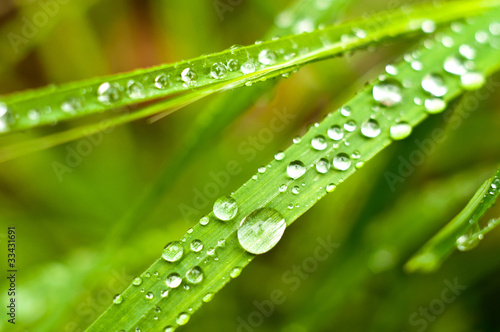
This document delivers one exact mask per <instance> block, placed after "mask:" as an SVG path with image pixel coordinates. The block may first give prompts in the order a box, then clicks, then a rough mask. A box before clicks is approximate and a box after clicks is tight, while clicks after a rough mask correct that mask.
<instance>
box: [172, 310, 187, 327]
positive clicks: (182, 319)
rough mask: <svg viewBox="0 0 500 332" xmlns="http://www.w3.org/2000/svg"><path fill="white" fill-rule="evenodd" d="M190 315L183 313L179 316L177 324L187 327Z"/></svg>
mask: <svg viewBox="0 0 500 332" xmlns="http://www.w3.org/2000/svg"><path fill="white" fill-rule="evenodd" d="M189 318H190V316H189V314H188V313H187V312H182V313H180V314H179V316H178V317H177V319H176V320H175V321H176V323H177V324H179V325H186V324H187V322H188V321H189Z"/></svg>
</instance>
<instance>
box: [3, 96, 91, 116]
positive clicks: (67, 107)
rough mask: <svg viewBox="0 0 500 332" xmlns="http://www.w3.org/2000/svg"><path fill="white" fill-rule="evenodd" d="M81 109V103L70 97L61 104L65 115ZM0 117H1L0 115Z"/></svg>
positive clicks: (77, 99)
mask: <svg viewBox="0 0 500 332" xmlns="http://www.w3.org/2000/svg"><path fill="white" fill-rule="evenodd" d="M82 107H83V101H82V99H81V98H78V97H70V98H68V99H67V100H66V101H65V102H63V103H62V104H61V109H62V110H63V111H64V112H66V113H73V112H76V111H78V110H80V109H82ZM0 116H1V115H0Z"/></svg>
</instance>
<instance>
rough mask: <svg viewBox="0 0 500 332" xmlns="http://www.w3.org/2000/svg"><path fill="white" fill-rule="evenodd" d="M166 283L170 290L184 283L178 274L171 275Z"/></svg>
mask: <svg viewBox="0 0 500 332" xmlns="http://www.w3.org/2000/svg"><path fill="white" fill-rule="evenodd" d="M165 283H166V284H167V286H168V287H170V288H177V287H179V285H180V284H181V283H182V278H181V276H180V275H179V274H178V273H175V272H174V273H170V274H169V275H168V276H167V279H165Z"/></svg>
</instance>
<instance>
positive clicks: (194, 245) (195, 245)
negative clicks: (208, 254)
mask: <svg viewBox="0 0 500 332" xmlns="http://www.w3.org/2000/svg"><path fill="white" fill-rule="evenodd" d="M191 250H192V251H194V252H200V251H201V250H203V243H202V242H201V241H200V240H193V241H192V242H191Z"/></svg>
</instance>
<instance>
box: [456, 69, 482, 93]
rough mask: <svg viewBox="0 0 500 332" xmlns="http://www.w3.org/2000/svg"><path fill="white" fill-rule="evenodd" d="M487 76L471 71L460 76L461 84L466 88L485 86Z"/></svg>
mask: <svg viewBox="0 0 500 332" xmlns="http://www.w3.org/2000/svg"><path fill="white" fill-rule="evenodd" d="M485 83H486V77H485V76H484V75H483V74H482V73H479V72H469V73H465V74H463V75H462V76H460V85H461V87H462V88H464V89H465V90H477V89H479V88H481V87H483V86H484V84H485Z"/></svg>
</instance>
